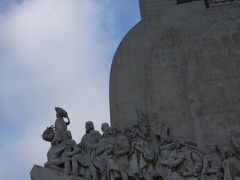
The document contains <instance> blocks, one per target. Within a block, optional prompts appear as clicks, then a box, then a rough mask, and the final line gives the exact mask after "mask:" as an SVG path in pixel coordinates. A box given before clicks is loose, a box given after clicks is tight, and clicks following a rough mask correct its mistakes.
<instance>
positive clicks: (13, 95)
mask: <svg viewBox="0 0 240 180" xmlns="http://www.w3.org/2000/svg"><path fill="white" fill-rule="evenodd" d="M139 20H140V15H139V7H138V1H137V0H101V1H99V0H0V63H1V65H0V83H1V88H0V121H1V126H0V179H6V180H16V179H18V180H26V179H30V176H29V172H30V170H31V167H32V166H33V164H40V165H41V164H43V163H44V162H45V161H46V153H47V150H48V148H49V144H48V143H47V142H44V141H43V140H41V136H40V135H41V133H42V132H43V130H44V129H45V128H46V127H47V126H50V125H52V124H53V123H54V121H55V112H54V107H55V106H62V107H63V108H65V109H66V110H67V111H68V113H69V116H70V119H71V125H70V127H69V129H70V130H71V131H72V134H73V137H74V139H76V141H77V142H79V141H80V138H81V136H82V135H83V134H84V122H85V121H89V120H92V121H94V123H95V126H96V128H97V129H100V124H101V123H102V122H109V103H108V98H109V97H108V84H109V73H110V67H111V62H112V57H113V55H114V52H115V50H116V48H117V46H118V44H119V43H120V41H121V39H122V38H123V37H124V35H125V34H126V33H127V31H128V30H129V29H130V28H131V27H132V26H134V25H135V24H136V23H137V22H138V21H139Z"/></svg>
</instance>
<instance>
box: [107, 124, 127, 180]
mask: <svg viewBox="0 0 240 180" xmlns="http://www.w3.org/2000/svg"><path fill="white" fill-rule="evenodd" d="M110 133H111V136H112V141H111V142H109V146H108V149H107V159H106V162H107V176H108V179H111V180H113V179H115V178H119V177H120V178H121V179H122V180H128V174H127V170H128V152H129V151H130V145H129V140H128V138H127V137H126V136H125V135H123V134H121V132H119V131H118V130H117V128H116V127H111V129H110Z"/></svg>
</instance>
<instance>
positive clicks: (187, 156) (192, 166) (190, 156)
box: [180, 146, 203, 180]
mask: <svg viewBox="0 0 240 180" xmlns="http://www.w3.org/2000/svg"><path fill="white" fill-rule="evenodd" d="M181 152H182V153H183V155H184V161H183V163H182V167H181V170H180V172H181V174H182V176H183V177H184V179H189V180H190V179H191V180H194V179H195V180H198V179H199V178H200V177H201V171H202V166H203V162H202V157H201V155H200V153H199V152H198V151H197V150H193V149H191V148H190V147H187V146H183V147H182V148H181Z"/></svg>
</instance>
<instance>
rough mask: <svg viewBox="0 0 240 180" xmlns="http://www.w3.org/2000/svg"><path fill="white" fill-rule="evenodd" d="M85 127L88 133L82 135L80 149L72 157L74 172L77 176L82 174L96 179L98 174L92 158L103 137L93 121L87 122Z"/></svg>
mask: <svg viewBox="0 0 240 180" xmlns="http://www.w3.org/2000/svg"><path fill="white" fill-rule="evenodd" d="M85 128H86V134H85V135H84V136H83V137H82V140H81V142H80V143H79V144H78V147H79V151H78V152H76V153H77V154H76V155H74V156H73V157H72V168H73V174H74V175H76V176H78V175H79V174H81V175H83V176H85V177H87V178H92V179H95V180H96V179H97V174H96V172H95V170H94V167H93V162H92V160H93V157H94V153H95V150H96V145H97V143H98V142H99V141H100V139H101V134H100V133H99V132H98V131H95V130H94V125H93V122H92V121H88V122H86V126H85ZM79 152H80V153H79ZM79 168H80V169H79ZM79 171H80V173H79Z"/></svg>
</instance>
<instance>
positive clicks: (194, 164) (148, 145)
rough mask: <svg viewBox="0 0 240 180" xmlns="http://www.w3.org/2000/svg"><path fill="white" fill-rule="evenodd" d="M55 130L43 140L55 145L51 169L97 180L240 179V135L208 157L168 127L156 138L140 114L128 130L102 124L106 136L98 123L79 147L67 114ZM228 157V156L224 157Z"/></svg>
mask: <svg viewBox="0 0 240 180" xmlns="http://www.w3.org/2000/svg"><path fill="white" fill-rule="evenodd" d="M56 112H57V120H56V122H55V127H54V126H50V127H48V128H47V129H46V130H45V131H44V132H43V134H42V138H43V140H45V141H47V142H51V148H50V149H49V151H48V154H47V155H48V161H47V162H46V163H45V165H44V166H45V167H46V168H49V169H52V170H56V171H57V172H63V173H64V174H65V175H67V176H68V177H71V178H72V175H73V176H74V177H73V178H75V179H79V176H80V177H81V178H86V179H92V180H98V179H101V180H115V179H119V180H128V179H132V180H140V179H142V180H153V179H163V180H240V159H239V155H240V154H239V152H240V148H239V147H240V145H239V144H240V143H239V142H240V140H239V139H240V133H239V132H237V131H234V133H233V134H232V135H231V136H230V137H229V138H228V141H229V142H228V144H229V145H230V147H227V148H225V149H224V150H223V151H221V150H220V148H219V145H218V144H216V143H212V144H210V145H209V150H208V151H207V153H206V154H204V155H203V153H202V151H201V150H200V149H199V147H198V146H197V145H196V144H195V143H194V142H192V141H186V140H183V139H182V138H177V137H174V136H170V130H169V128H168V126H167V125H166V124H162V126H161V127H160V128H158V132H157V134H154V133H153V132H152V131H151V129H150V128H149V126H148V125H147V122H148V121H147V115H146V114H144V113H143V112H142V111H137V113H138V119H139V120H138V123H137V124H136V125H133V126H132V127H130V128H127V129H125V130H124V133H122V132H121V131H119V129H117V128H116V127H110V126H109V124H108V123H102V126H101V130H102V135H101V134H100V133H99V132H98V131H96V130H94V124H93V122H92V121H88V122H86V124H85V128H86V134H85V135H84V136H83V137H82V139H81V142H80V143H79V144H78V145H77V144H76V142H75V141H74V140H73V139H72V135H71V132H70V131H68V130H67V125H68V124H69V123H70V121H69V120H68V122H65V121H64V118H68V115H67V113H66V111H64V110H63V109H62V108H56ZM222 155H223V157H222Z"/></svg>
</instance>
